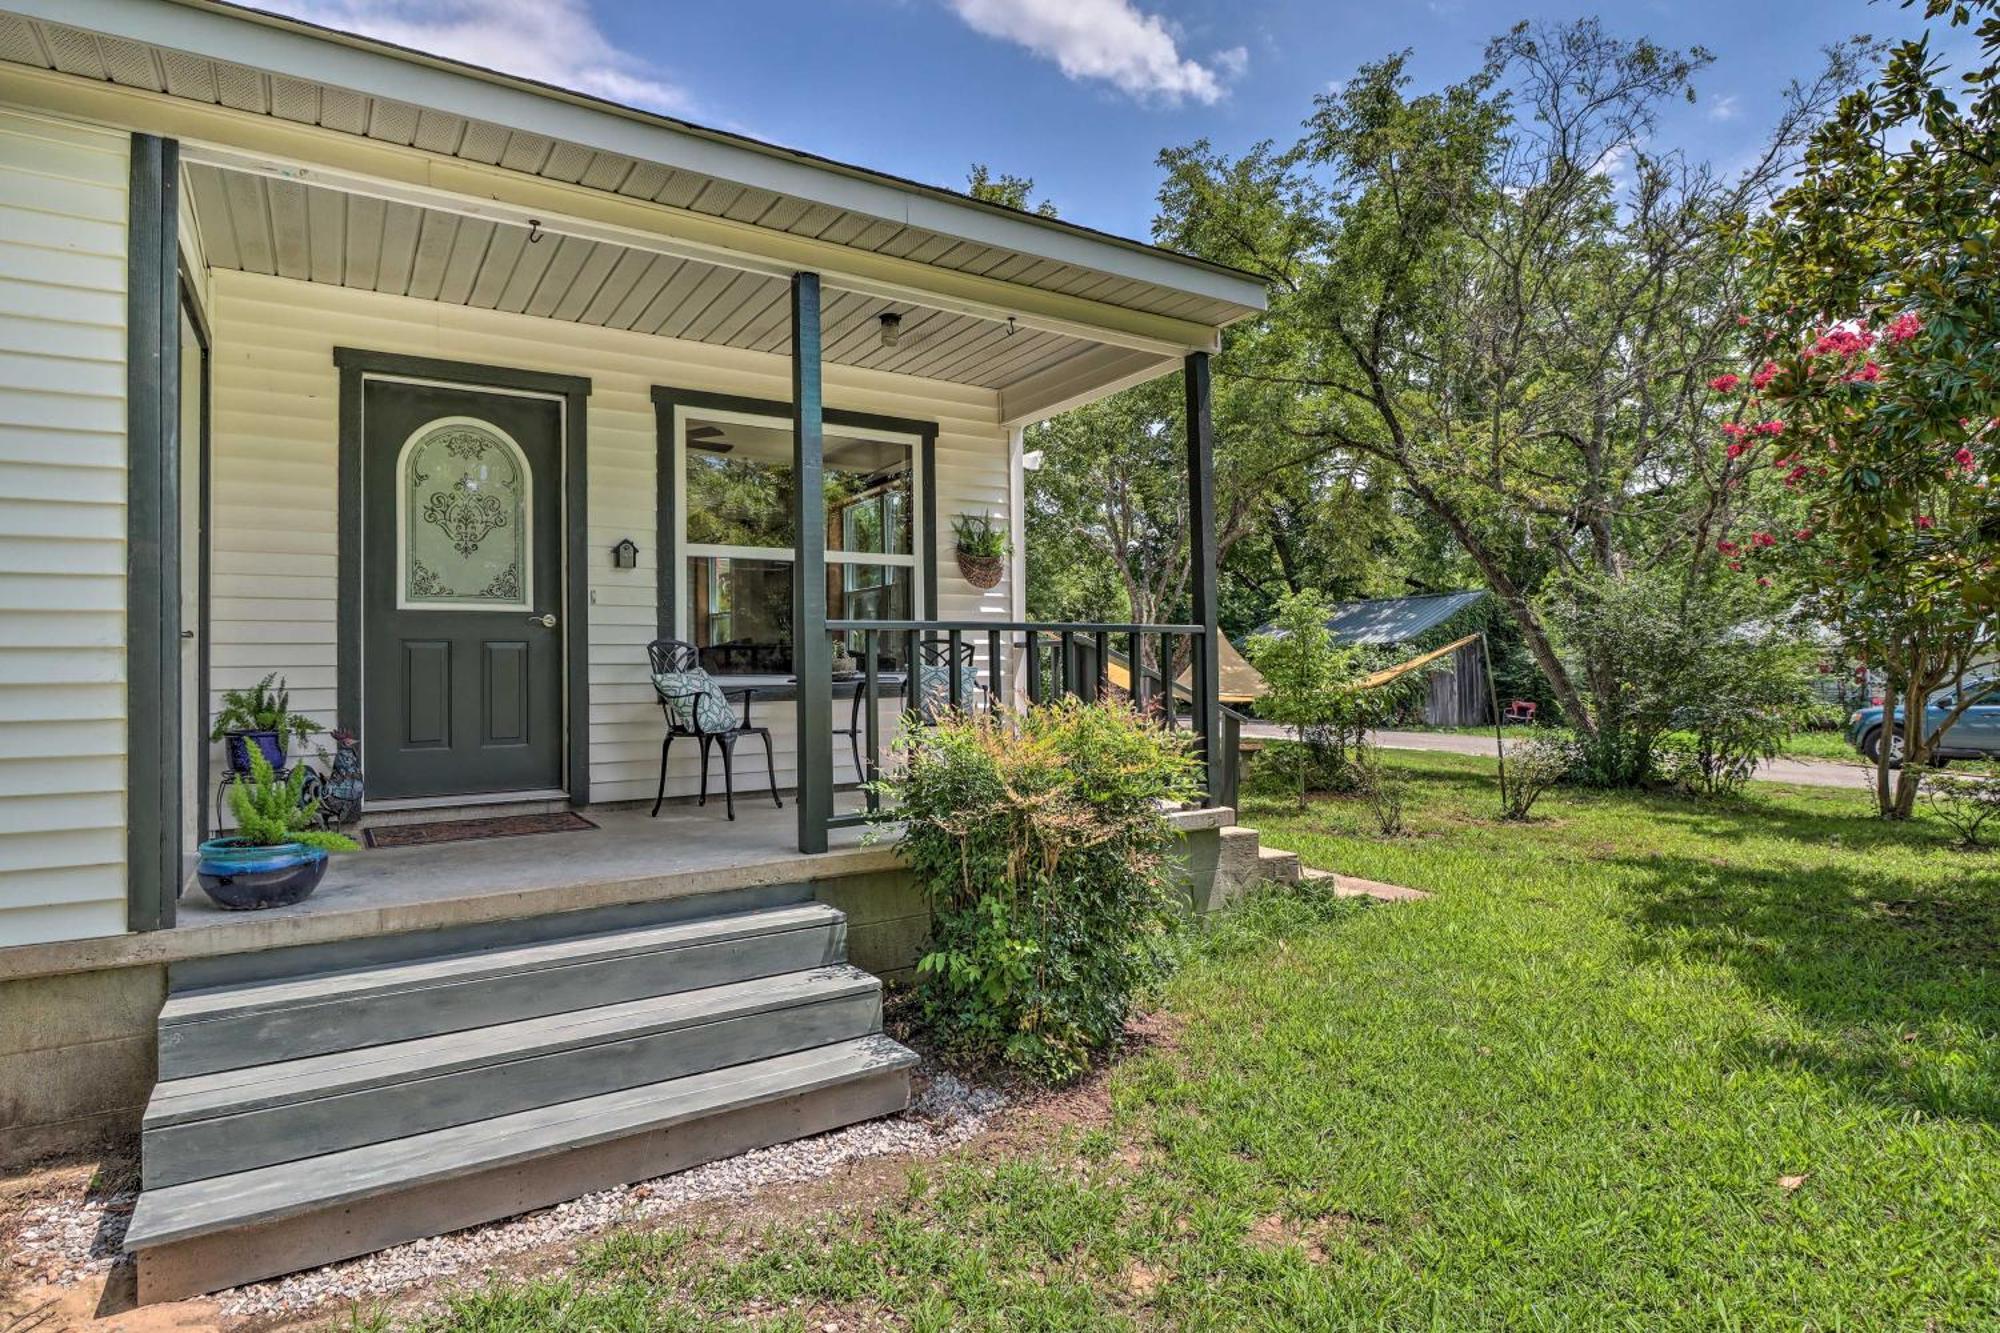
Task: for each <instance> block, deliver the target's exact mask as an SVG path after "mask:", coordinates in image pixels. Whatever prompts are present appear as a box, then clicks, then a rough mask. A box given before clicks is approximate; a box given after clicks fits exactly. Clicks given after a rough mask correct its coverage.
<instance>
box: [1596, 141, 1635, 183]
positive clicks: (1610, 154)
mask: <svg viewBox="0 0 2000 1333" xmlns="http://www.w3.org/2000/svg"><path fill="white" fill-rule="evenodd" d="M1631 158H1632V148H1631V145H1629V144H1622V143H1615V144H1612V145H1611V147H1610V148H1609V149H1607V150H1605V153H1604V155H1603V156H1602V157H1600V158H1598V159H1597V161H1596V163H1594V164H1593V165H1592V166H1591V168H1590V174H1591V175H1593V176H1605V177H1611V178H1615V177H1616V176H1618V174H1619V173H1620V172H1622V171H1624V170H1625V166H1626V164H1627V163H1628V162H1630V161H1631Z"/></svg>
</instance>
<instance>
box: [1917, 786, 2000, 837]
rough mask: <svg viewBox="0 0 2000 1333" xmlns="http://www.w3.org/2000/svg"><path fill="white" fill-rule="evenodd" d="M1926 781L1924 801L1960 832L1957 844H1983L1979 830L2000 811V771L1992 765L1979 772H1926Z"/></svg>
mask: <svg viewBox="0 0 2000 1333" xmlns="http://www.w3.org/2000/svg"><path fill="white" fill-rule="evenodd" d="M1923 784H1924V785H1923V793H1924V803H1925V804H1926V805H1928V806H1930V808H1931V813H1932V814H1934V815H1936V816H1937V817H1938V818H1939V819H1942V820H1943V821H1944V822H1945V823H1946V824H1948V825H1950V826H1951V828H1952V830H1953V831H1954V832H1955V833H1957V834H1958V845H1959V846H1961V847H1965V848H1972V847H1978V846H1981V845H1982V843H1981V840H1980V837H1979V830H1980V829H1981V827H1983V826H1984V825H1985V823H1986V821H1987V820H1989V819H1991V818H1993V817H1994V816H1995V815H2000V772H1996V771H1995V769H1994V768H1993V767H1992V766H1991V765H1989V766H1988V767H1987V768H1986V769H1985V770H1984V771H1983V772H1980V773H1977V774H1972V773H1946V772H1942V771H1940V772H1936V773H1926V774H1924V775H1923Z"/></svg>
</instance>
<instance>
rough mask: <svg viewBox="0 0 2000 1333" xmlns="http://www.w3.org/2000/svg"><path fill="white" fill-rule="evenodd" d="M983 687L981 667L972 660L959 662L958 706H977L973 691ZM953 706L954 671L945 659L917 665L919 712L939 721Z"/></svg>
mask: <svg viewBox="0 0 2000 1333" xmlns="http://www.w3.org/2000/svg"><path fill="white" fill-rule="evenodd" d="M978 688H979V669H978V667H977V666H976V665H975V664H974V663H971V662H960V663H959V664H958V706H959V707H960V708H965V709H970V708H971V707H972V705H973V691H974V690H976V689H978ZM950 708H951V671H950V669H949V668H948V667H946V666H945V664H944V663H942V662H923V663H920V664H918V666H917V701H916V714H917V716H918V717H920V718H922V719H923V720H924V721H926V722H935V721H937V720H938V719H939V718H940V717H942V716H944V714H945V713H946V712H947V711H948V710H949V709H950Z"/></svg>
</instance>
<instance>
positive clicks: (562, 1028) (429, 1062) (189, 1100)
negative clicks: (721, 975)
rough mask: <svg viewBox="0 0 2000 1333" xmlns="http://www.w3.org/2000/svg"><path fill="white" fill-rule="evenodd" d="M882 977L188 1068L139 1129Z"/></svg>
mask: <svg viewBox="0 0 2000 1333" xmlns="http://www.w3.org/2000/svg"><path fill="white" fill-rule="evenodd" d="M880 986H881V982H880V981H878V980H876V978H874V977H873V976H870V975H869V974H868V973H866V972H863V971H862V970H861V969H859V968H857V967H851V966H849V965H847V964H845V963H841V964H836V965H834V966H830V967H820V968H814V969H812V970H810V971H805V972H792V973H786V974H783V975H780V976H776V977H759V978H756V979H754V980H750V981H739V982H732V983H730V984H728V985H723V986H710V987H708V988H706V989H704V990H693V991H680V992H676V993H674V994H671V995H661V996H649V997H647V998H644V999H638V1000H626V1001H623V1002H621V1003H618V1004H607V1005H599V1006H597V1007H595V1008H590V1009H577V1010H571V1011H569V1012H566V1013H559V1014H549V1015H544V1016H541V1017H536V1018H526V1019H520V1020H518V1021H515V1022H511V1023H496V1024H494V1025H493V1026H491V1027H484V1028H475V1029H472V1030H470V1031H464V1032H449V1033H441V1034H438V1035H436V1036H429V1037H418V1038H414V1039H412V1040H409V1041H398V1042H391V1043H388V1044H387V1045H382V1046H365V1047H360V1048H357V1049H353V1050H344V1051H334V1052H331V1053H328V1054H325V1055H311V1056H305V1057H303V1058H300V1059H295V1060H284V1061H280V1062H278V1063H275V1064H267V1065H251V1066H247V1067H245V1068H241V1069H228V1070H222V1071H219V1072H217V1073H212V1074H197V1075H194V1076H192V1077H189V1078H179V1079H171V1080H168V1081H166V1082H163V1083H161V1084H159V1085H158V1086H157V1087H156V1088H155V1089H154V1091H153V1098H152V1101H151V1103H150V1104H149V1105H148V1106H147V1108H146V1120H145V1127H146V1128H147V1129H149V1130H150V1129H157V1128H160V1127H162V1126H165V1125H179V1124H185V1123H188V1122H190V1121H195V1120H202V1119H207V1118H209V1117H211V1116H218V1115H234V1114H239V1113H241V1112H245V1111H254V1110H260V1109H264V1108H268V1107H274V1106H280V1105H283V1104H286V1103H295V1102H303V1101H309V1100H312V1099H314V1098H318V1097H330V1096H336V1095H339V1094H342V1093H348V1092H355V1091H359V1090H362V1089H367V1088H379V1087H385V1086H388V1085H391V1084H398V1083H405V1082H410V1081H414V1080H417V1079H423V1078H431V1077H435V1076H437V1075H440V1074H448V1073H453V1072H457V1071H460V1070H466V1069H474V1068H479V1067H483V1066H487V1065H494V1064H504V1063H508V1062H512V1061H517V1060H525V1059H529V1058H532V1057H536V1056H541V1055H547V1054H550V1053H552V1052H556V1051H562V1050H570V1049H575V1048H578V1047H584V1046H592V1045H597V1044H600V1043H605V1042H612V1041H619V1040H623V1039H626V1038H629V1037H635V1036H640V1035H643V1034H646V1033H653V1032H664V1031H668V1030H672V1029H676V1028H693V1027H697V1026H700V1025H703V1024H708V1023H715V1022H720V1021H722V1020H725V1019H730V1018H737V1017H743V1016H747V1015H752V1014H760V1013H770V1012H773V1011H776V1010H781V1009H790V1008H794V1007H797V1006H800V1005H808V1004H815V1003H819V1002H821V1001H824V1000H829V999H834V998H838V997H841V996H847V995H855V994H863V993H867V992H870V991H874V990H877V989H879V987H880Z"/></svg>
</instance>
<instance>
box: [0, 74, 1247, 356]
mask: <svg viewBox="0 0 2000 1333" xmlns="http://www.w3.org/2000/svg"><path fill="white" fill-rule="evenodd" d="M0 96H4V97H5V98H7V99H8V100H12V101H16V102H20V103H23V104H25V105H29V106H38V107H42V108H44V109H47V110H51V111H56V112H59V113H63V114H68V115H72V116H76V117H79V118H81V119H85V120H93V121H97V122H99V123H102V124H110V125H117V126H121V127H125V128H133V127H136V126H142V125H143V126H145V127H148V132H150V133H155V134H160V135H165V136H170V137H173V138H177V139H179V140H181V141H182V143H183V145H184V146H185V149H186V157H187V159H188V160H190V161H202V160H213V159H214V156H215V152H216V150H218V149H219V150H224V151H225V152H226V151H230V150H233V151H235V152H236V153H238V154H239V155H241V154H248V155H250V156H249V157H248V158H245V159H243V160H244V161H256V160H262V161H264V162H265V163H266V164H267V166H268V167H269V169H270V171H271V172H272V173H273V174H286V175H289V176H290V178H292V179H296V180H300V181H302V182H307V183H315V184H316V183H320V182H322V181H324V182H325V183H326V184H328V185H330V186H332V187H334V188H341V187H342V185H343V184H346V185H359V184H361V183H364V182H367V181H373V182H375V187H374V191H373V192H376V193H379V194H381V195H382V197H396V198H403V199H405V200H406V201H408V202H413V203H424V204H426V206H445V204H446V203H447V202H454V203H455V204H456V205H457V207H458V210H459V211H461V212H467V213H471V214H473V215H484V216H492V217H499V218H502V219H506V220H525V218H526V217H530V216H532V217H537V218H540V219H541V220H542V222H543V225H544V226H545V227H546V228H547V229H549V230H552V231H559V230H563V229H564V227H565V226H568V227H570V228H572V229H574V230H576V231H577V232H578V234H591V233H592V231H593V230H594V229H600V228H601V229H605V235H606V236H607V238H608V237H609V236H610V235H611V232H612V231H613V230H615V231H617V232H618V233H619V234H620V236H621V238H622V240H623V242H624V243H626V244H632V245H635V246H649V247H650V248H653V249H658V250H664V251H667V252H669V253H673V252H678V251H677V248H678V247H686V248H687V252H688V254H689V256H690V257H696V258H700V259H702V260H703V261H704V262H708V263H715V264H722V265H725V266H727V267H731V268H736V269H741V270H744V271H749V272H759V273H764V272H768V273H773V274H777V275H779V276H784V277H789V276H790V275H791V274H792V273H796V272H801V271H806V272H815V273H818V274H820V275H821V278H822V280H823V281H824V282H825V283H826V284H827V285H829V286H833V287H837V288H841V289H843V290H848V291H856V292H861V293H864V294H867V295H871V296H876V297H880V298H881V299H883V300H887V301H907V302H910V303H913V304H918V305H926V306H930V307H933V308H935V309H944V310H951V311H953V312H955V313H960V314H969V315H975V316H978V317H980V318H984V319H992V320H998V321H1002V322H1004V321H1005V320H1006V319H1007V318H1008V317H1010V316H1012V317H1014V318H1015V320H1016V322H1017V323H1019V324H1020V325H1021V326H1022V327H1024V328H1032V329H1042V330H1046V331H1048V332H1052V333H1061V334H1064V335H1066V336H1069V337H1076V338H1085V339H1089V340H1091V341H1094V342H1103V343H1112V344H1115V345H1118V346H1124V347H1131V348H1133V349H1135V350H1140V351H1148V352H1153V353H1155V354H1166V353H1174V352H1177V351H1178V350H1186V349H1189V348H1202V347H1212V346H1214V345H1215V344H1216V343H1217V341H1218V339H1219V333H1218V331H1217V330H1216V329H1215V328H1214V326H1212V325H1207V324H1201V323H1196V322H1194V321H1190V320H1180V319H1174V318H1171V317H1169V316H1165V315H1149V314H1146V313H1145V312H1143V311H1138V310H1132V309H1128V308H1126V307H1124V306H1113V305H1107V304H1105V303H1103V302H1098V301H1092V300H1089V299H1087V298H1084V297H1077V296H1069V295H1066V294H1064V293H1061V292H1050V291H1045V290H1043V289H1041V288H1036V287H1025V286H1021V285H1019V284H1016V283H1010V282H1005V281H1002V280H1000V279H997V278H987V277H982V276H980V275H978V274H971V273H962V272H959V271H958V270H955V269H944V268H936V267H933V266H931V265H928V264H924V263H921V262H920V261H917V260H910V259H900V258H897V257H895V256H893V255H880V254H875V253H873V252H870V251H867V250H854V249H851V248H849V247H846V246H841V245H835V244H833V243H831V242H828V241H820V240H816V239H813V238H811V237H805V236H794V235H791V234H790V233H788V232H782V231H774V230H772V229H770V228H767V227H756V226H753V225H752V224H750V223H747V222H736V221H733V220H731V219H729V218H718V217H712V216H710V215H708V214H706V213H694V212H689V211H687V210H685V209H676V208H671V207H669V206H668V205H665V204H656V203H652V202H650V201H647V200H643V199H628V198H626V197H625V196H623V195H616V194H611V193H609V192H607V191H604V190H595V189H592V188H590V187H589V186H585V185H571V184H568V183H566V182H563V181H553V180H548V179H546V178H544V177H541V176H531V175H528V174H526V173H524V172H518V171H509V170H507V169H506V168H504V167H489V166H484V165H482V164H479V163H472V162H464V161H461V160H459V159H457V158H449V157H441V156H438V155H436V154H432V153H427V152H425V151H424V150H422V149H418V148H406V147H403V146H401V145H399V144H387V143H381V142H379V141H377V140H373V139H364V138H361V137H359V136H357V135H352V134H342V133H340V132H339V131H336V130H324V129H320V128H318V127H317V126H310V125H296V124H293V123H291V122H289V121H281V120H275V119H273V118H272V117H270V116H263V115H257V114H255V113H252V112H247V111H236V110H232V109H231V108H228V107H219V106H212V105H210V104H208V103H205V102H193V101H189V100H187V99H185V98H176V97H169V96H166V95H164V94H161V93H149V92H144V91H141V90H137V89H131V88H122V87H119V86H118V85H116V84H109V83H102V82H98V81H95V80H90V79H82V78H78V77H76V76H74V75H69V74H55V73H51V72H49V71H47V70H37V69H32V68H30V67H29V66H26V65H8V64H4V63H0ZM286 164H291V165H289V166H288V165H286ZM480 208H485V209H486V210H487V211H486V212H485V213H484V214H480V213H479V212H478V209H480ZM510 212H511V213H512V214H513V215H514V216H513V218H512V219H508V218H507V215H508V214H509V213H510Z"/></svg>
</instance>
